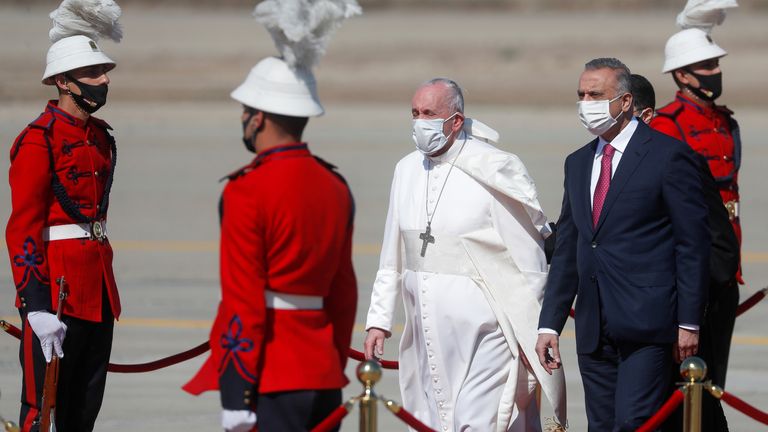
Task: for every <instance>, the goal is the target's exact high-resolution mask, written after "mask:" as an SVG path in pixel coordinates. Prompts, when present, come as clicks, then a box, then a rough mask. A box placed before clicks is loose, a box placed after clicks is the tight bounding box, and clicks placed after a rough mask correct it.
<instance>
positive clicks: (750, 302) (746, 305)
mask: <svg viewBox="0 0 768 432" xmlns="http://www.w3.org/2000/svg"><path fill="white" fill-rule="evenodd" d="M766 291H768V287H765V288H763V289H761V290H760V291H758V292H756V293H754V294H752V296H751V297H750V298H748V299H746V300H744V302H743V303H742V304H740V305H739V307H737V308H736V316H739V315H741V314H743V313H744V312H746V311H748V310H750V309H752V306H754V305H756V304H758V303H760V300H762V299H764V298H765V292H766Z"/></svg>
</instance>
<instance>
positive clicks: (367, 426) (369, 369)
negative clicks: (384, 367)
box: [357, 360, 381, 432]
mask: <svg viewBox="0 0 768 432" xmlns="http://www.w3.org/2000/svg"><path fill="white" fill-rule="evenodd" d="M357 379H358V380H359V381H360V382H361V383H362V384H363V386H364V390H363V394H362V395H361V396H360V432H376V423H377V420H376V401H378V399H379V397H378V395H376V392H375V391H374V390H373V387H374V386H375V385H376V383H377V382H379V380H380V379H381V365H380V364H379V362H377V361H375V360H366V361H364V362H362V363H360V364H359V365H357Z"/></svg>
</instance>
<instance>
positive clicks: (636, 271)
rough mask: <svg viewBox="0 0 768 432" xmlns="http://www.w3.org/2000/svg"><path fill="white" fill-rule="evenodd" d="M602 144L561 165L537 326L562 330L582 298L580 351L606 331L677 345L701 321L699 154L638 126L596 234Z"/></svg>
mask: <svg viewBox="0 0 768 432" xmlns="http://www.w3.org/2000/svg"><path fill="white" fill-rule="evenodd" d="M597 142H598V140H597V139H595V140H594V141H592V142H590V143H589V144H587V145H586V146H584V147H582V148H581V149H579V150H577V151H576V152H574V153H572V154H571V155H569V156H568V158H567V159H566V161H565V185H564V188H565V192H564V194H563V206H562V209H561V214H560V219H559V220H558V222H557V228H558V233H557V240H556V246H555V251H554V255H553V257H552V265H551V267H550V272H549V278H548V280H547V286H546V290H545V293H544V303H543V306H542V311H541V314H540V316H539V327H540V328H542V327H545V328H551V329H554V330H556V331H558V332H561V331H562V329H563V326H564V325H565V321H566V319H567V318H568V312H569V310H570V307H571V305H572V304H573V300H574V297H576V296H577V294H578V297H577V299H576V310H577V313H576V342H577V350H578V352H579V353H591V352H593V351H594V350H595V349H597V347H598V342H599V341H600V335H601V332H602V331H603V329H605V330H607V332H608V333H609V335H610V337H612V338H613V339H614V340H616V341H627V342H641V343H672V342H675V341H677V327H678V324H679V323H686V324H695V325H699V324H700V323H701V317H702V312H703V308H704V304H705V303H706V297H707V285H708V282H709V250H710V234H709V228H708V224H707V213H708V210H707V206H706V204H705V200H704V193H703V190H702V178H701V174H700V172H701V171H700V168H699V163H698V160H697V159H696V157H697V156H696V154H695V153H694V152H693V151H692V150H691V149H690V148H689V147H688V146H686V145H685V144H683V143H682V142H680V141H678V140H676V139H674V138H671V137H669V136H667V135H664V134H661V133H659V132H656V131H654V130H651V129H650V128H649V127H648V126H646V125H645V124H643V123H642V122H639V123H638V125H637V129H636V131H635V133H634V134H633V136H632V137H631V139H630V141H629V143H628V145H627V148H626V149H625V152H624V154H623V155H622V158H621V162H620V163H619V165H618V168H617V169H616V172H615V174H614V176H613V179H612V180H611V186H610V189H609V191H608V195H607V196H606V199H605V203H604V205H603V210H602V212H601V214H600V220H599V221H598V223H597V227H596V228H593V226H592V209H591V204H590V203H591V199H590V193H591V192H590V179H591V175H592V162H593V159H594V155H595V150H596V148H597ZM601 316H602V318H601Z"/></svg>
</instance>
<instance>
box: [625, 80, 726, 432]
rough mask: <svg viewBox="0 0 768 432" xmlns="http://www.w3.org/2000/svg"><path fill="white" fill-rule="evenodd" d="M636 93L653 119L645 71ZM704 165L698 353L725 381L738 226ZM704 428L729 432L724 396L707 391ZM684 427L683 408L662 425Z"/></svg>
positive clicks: (673, 430) (716, 378) (643, 113)
mask: <svg viewBox="0 0 768 432" xmlns="http://www.w3.org/2000/svg"><path fill="white" fill-rule="evenodd" d="M632 97H633V98H634V104H633V105H634V115H635V116H636V117H637V118H638V119H640V120H642V121H643V122H644V123H645V124H648V123H650V121H651V119H652V118H653V116H654V113H655V110H656V96H655V92H654V90H653V86H652V85H651V83H650V82H648V80H647V79H646V78H645V77H643V76H642V75H637V74H632ZM697 156H698V159H699V170H700V173H701V178H702V182H703V187H704V197H705V200H706V204H707V208H708V209H709V221H708V222H709V232H710V235H711V236H712V246H711V249H710V252H709V298H708V301H707V307H706V309H705V312H704V317H703V318H702V324H701V331H700V332H699V354H698V356H699V357H701V358H702V359H704V361H705V362H706V363H707V378H710V379H712V382H713V383H714V384H717V385H719V386H720V387H724V386H725V373H726V371H727V369H728V354H729V351H730V349H731V335H732V334H733V325H734V322H735V320H736V308H737V306H738V304H739V291H738V288H737V285H736V272H737V271H738V269H739V239H738V238H737V237H736V233H735V232H734V230H733V226H732V225H731V222H730V220H729V218H728V211H727V210H726V208H725V206H724V205H723V202H722V200H721V198H720V192H719V190H718V187H717V183H716V181H715V178H714V176H712V172H711V171H710V169H709V164H708V163H707V160H706V159H704V157H703V156H701V155H700V154H699V155H697ZM677 368H678V365H676V364H675V365H673V367H672V371H673V372H672V373H673V375H672V378H673V379H672V380H671V381H670V386H671V387H672V388H675V387H677V384H676V383H677V382H678V381H680V377H679V375H677V373H675V371H676V370H677ZM701 406H702V409H701V419H702V421H701V430H702V432H727V431H728V421H727V420H726V418H725V413H724V412H723V406H722V404H721V403H720V399H716V398H714V397H711V396H709V395H705V396H704V397H703V398H702V400H701ZM682 428H683V407H678V408H677V410H675V412H674V413H673V414H672V415H671V416H670V417H669V419H668V420H667V421H666V422H665V423H664V425H663V426H662V428H661V430H662V431H669V432H679V431H680V430H682Z"/></svg>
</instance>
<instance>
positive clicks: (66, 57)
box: [43, 35, 115, 85]
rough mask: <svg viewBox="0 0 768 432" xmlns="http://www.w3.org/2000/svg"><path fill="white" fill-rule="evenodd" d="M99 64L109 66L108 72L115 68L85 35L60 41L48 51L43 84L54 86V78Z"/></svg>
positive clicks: (111, 61)
mask: <svg viewBox="0 0 768 432" xmlns="http://www.w3.org/2000/svg"><path fill="white" fill-rule="evenodd" d="M99 64H103V65H107V71H110V70H112V69H114V68H115V62H114V61H113V60H112V59H110V58H109V57H107V55H106V54H104V52H102V51H101V48H99V46H98V45H97V44H96V42H95V41H94V40H93V39H91V38H89V37H87V36H83V35H76V36H70V37H66V38H64V39H60V40H58V41H57V42H56V43H54V44H53V45H51V47H50V48H49V49H48V55H47V56H46V66H45V73H43V84H47V85H53V84H54V79H53V77H54V76H55V75H58V74H60V73H64V72H69V71H71V70H74V69H77V68H81V67H86V66H93V65H99Z"/></svg>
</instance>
